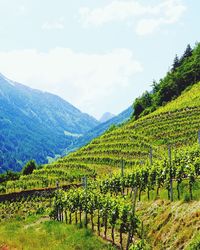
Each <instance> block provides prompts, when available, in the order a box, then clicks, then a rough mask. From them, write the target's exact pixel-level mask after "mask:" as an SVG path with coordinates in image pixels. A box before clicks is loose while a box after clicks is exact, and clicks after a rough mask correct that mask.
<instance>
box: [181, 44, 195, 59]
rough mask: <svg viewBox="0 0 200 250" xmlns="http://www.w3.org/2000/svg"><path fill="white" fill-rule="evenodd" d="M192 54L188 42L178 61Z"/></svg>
mask: <svg viewBox="0 0 200 250" xmlns="http://www.w3.org/2000/svg"><path fill="white" fill-rule="evenodd" d="M191 55H192V48H191V46H190V44H188V45H187V47H186V50H185V52H184V53H183V55H182V57H181V59H180V63H182V62H183V61H184V60H185V59H186V58H188V57H190V56H191Z"/></svg>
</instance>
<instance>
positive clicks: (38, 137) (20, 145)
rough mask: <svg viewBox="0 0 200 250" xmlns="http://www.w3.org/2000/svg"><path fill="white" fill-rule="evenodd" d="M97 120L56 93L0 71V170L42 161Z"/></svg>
mask: <svg viewBox="0 0 200 250" xmlns="http://www.w3.org/2000/svg"><path fill="white" fill-rule="evenodd" d="M98 124H99V122H98V121H97V120H95V119H94V118H93V117H90V116H89V115H87V114H83V113H82V112H81V111H80V110H78V109H76V108H75V107H74V106H72V105H71V104H69V103H68V102H66V101H64V100H63V99H61V98H60V97H58V96H56V95H53V94H49V93H46V92H42V91H39V90H34V89H31V88H29V87H26V86H24V85H22V84H19V83H16V82H13V81H11V80H9V79H7V78H6V77H4V76H3V75H0V172H3V171H5V170H6V169H12V170H15V171H19V170H20V169H21V167H22V165H23V164H24V163H25V162H26V161H28V160H30V159H35V160H36V161H37V162H38V163H39V164H41V163H45V162H47V158H48V157H55V155H57V154H61V153H62V152H63V150H64V149H65V148H66V147H67V146H68V145H69V144H71V142H72V140H74V138H77V136H78V135H82V134H84V133H85V132H86V131H87V130H90V129H91V128H93V127H95V126H97V125H98Z"/></svg>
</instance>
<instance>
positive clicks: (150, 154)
mask: <svg viewBox="0 0 200 250" xmlns="http://www.w3.org/2000/svg"><path fill="white" fill-rule="evenodd" d="M149 160H150V165H151V166H152V165H153V149H152V147H150V152H149Z"/></svg>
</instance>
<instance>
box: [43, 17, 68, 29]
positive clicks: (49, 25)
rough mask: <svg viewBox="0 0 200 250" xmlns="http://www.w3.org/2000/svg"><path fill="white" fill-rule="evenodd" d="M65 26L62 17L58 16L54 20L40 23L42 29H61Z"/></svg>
mask: <svg viewBox="0 0 200 250" xmlns="http://www.w3.org/2000/svg"><path fill="white" fill-rule="evenodd" d="M64 28H65V25H64V18H63V17H61V18H59V19H58V20H55V21H53V22H45V23H43V25H42V29H43V30H53V29H54V30H55V29H56V30H62V29H64Z"/></svg>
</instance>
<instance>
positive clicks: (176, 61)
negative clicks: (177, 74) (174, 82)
mask: <svg viewBox="0 0 200 250" xmlns="http://www.w3.org/2000/svg"><path fill="white" fill-rule="evenodd" d="M179 66H180V61H179V58H178V56H177V54H176V56H175V58H174V62H173V65H172V71H175V70H176V69H177V68H178V67H179Z"/></svg>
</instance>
